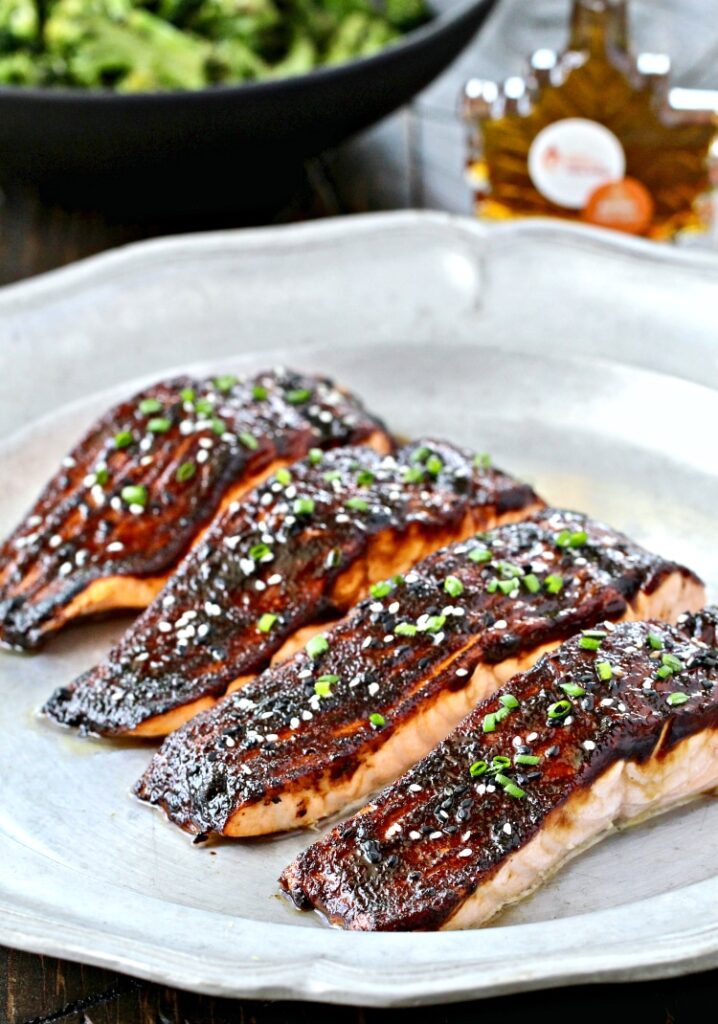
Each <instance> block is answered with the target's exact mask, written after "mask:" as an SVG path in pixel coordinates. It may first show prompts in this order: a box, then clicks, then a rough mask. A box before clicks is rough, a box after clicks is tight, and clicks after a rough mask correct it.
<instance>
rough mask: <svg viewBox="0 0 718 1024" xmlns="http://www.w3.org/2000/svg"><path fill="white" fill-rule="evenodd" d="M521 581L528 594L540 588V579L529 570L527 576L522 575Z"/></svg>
mask: <svg viewBox="0 0 718 1024" xmlns="http://www.w3.org/2000/svg"><path fill="white" fill-rule="evenodd" d="M521 582H522V583H523V585H524V586H525V587H526V589H527V590H528V592H529V593H530V594H538V592H539V590H540V589H541V581H540V579H539V578H538V576H536V575H535V574H534V573H532V572H530V573H529V574H528V575H527V576H523V577H522V579H521Z"/></svg>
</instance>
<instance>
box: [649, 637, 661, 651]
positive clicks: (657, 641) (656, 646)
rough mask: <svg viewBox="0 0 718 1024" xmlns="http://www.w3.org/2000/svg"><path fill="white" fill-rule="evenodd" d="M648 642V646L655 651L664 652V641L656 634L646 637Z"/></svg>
mask: <svg viewBox="0 0 718 1024" xmlns="http://www.w3.org/2000/svg"><path fill="white" fill-rule="evenodd" d="M646 642H647V644H648V646H649V647H650V648H651V649H652V650H654V651H662V650H663V640H662V639H661V637H660V636H657V635H656V634H655V633H649V634H648V636H647V637H646Z"/></svg>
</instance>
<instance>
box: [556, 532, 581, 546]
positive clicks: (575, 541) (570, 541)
mask: <svg viewBox="0 0 718 1024" xmlns="http://www.w3.org/2000/svg"><path fill="white" fill-rule="evenodd" d="M587 540H588V534H587V533H586V531H585V530H575V531H571V530H561V532H560V533H559V534H557V536H556V546H557V547H559V548H580V547H582V546H583V545H584V544H585V543H586V541H587Z"/></svg>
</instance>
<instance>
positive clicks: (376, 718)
mask: <svg viewBox="0 0 718 1024" xmlns="http://www.w3.org/2000/svg"><path fill="white" fill-rule="evenodd" d="M369 721H370V722H371V724H372V725H373V726H374V728H375V729H381V727H382V726H383V725H386V719H385V718H384V716H383V715H380V714H379V712H378V711H374V712H373V713H372V714H371V715H369Z"/></svg>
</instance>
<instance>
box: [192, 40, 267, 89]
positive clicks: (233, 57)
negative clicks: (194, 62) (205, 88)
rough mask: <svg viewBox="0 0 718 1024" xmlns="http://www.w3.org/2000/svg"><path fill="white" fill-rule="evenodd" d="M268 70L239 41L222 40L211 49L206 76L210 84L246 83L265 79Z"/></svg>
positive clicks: (250, 50)
mask: <svg viewBox="0 0 718 1024" xmlns="http://www.w3.org/2000/svg"><path fill="white" fill-rule="evenodd" d="M268 71H269V68H268V67H267V65H266V64H265V62H264V61H263V60H262V59H261V57H258V56H257V54H256V53H255V52H254V50H252V48H251V47H250V46H247V44H246V43H245V42H243V41H242V40H241V39H223V40H222V41H221V42H219V43H216V44H215V45H214V46H213V48H212V53H211V55H210V57H209V60H208V61H207V74H208V77H209V79H210V81H212V82H247V81H251V80H252V79H256V78H266V76H267V72H268Z"/></svg>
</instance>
